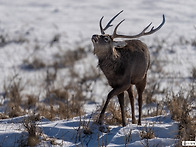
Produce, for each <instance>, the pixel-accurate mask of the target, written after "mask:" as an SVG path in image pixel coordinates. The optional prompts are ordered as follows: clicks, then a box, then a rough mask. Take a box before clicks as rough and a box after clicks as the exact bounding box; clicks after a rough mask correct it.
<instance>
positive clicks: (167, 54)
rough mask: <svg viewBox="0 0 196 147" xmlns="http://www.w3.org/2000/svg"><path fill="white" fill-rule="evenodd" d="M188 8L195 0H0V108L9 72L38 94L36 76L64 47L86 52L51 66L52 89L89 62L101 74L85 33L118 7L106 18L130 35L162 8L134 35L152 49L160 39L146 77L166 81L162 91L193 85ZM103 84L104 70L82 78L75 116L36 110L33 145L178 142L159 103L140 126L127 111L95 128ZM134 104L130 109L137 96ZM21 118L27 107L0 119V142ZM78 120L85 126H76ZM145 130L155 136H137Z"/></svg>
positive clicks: (10, 138) (195, 17) (13, 133)
mask: <svg viewBox="0 0 196 147" xmlns="http://www.w3.org/2000/svg"><path fill="white" fill-rule="evenodd" d="M195 8H196V1H195V0H189V1H187V0H180V1H179V0H161V1H154V0H137V1H136V0H135V1H128V0H124V1H118V0H107V1H106V0H99V1H93V0H83V1H80V0H72V1H68V0H58V1H52V0H42V1H36V0H28V1H27V0H14V1H13V0H6V1H5V0H0V12H1V13H0V83H1V84H0V112H1V113H4V112H6V111H7V108H6V107H7V104H8V103H9V102H8V101H9V97H7V96H5V93H6V92H5V89H6V88H5V87H6V86H7V87H9V85H11V83H12V82H13V81H12V79H15V78H18V79H19V81H20V80H21V84H22V85H23V87H22V92H21V95H30V94H33V95H35V96H37V97H39V100H40V101H44V99H45V97H46V93H47V90H46V88H45V87H46V85H43V81H44V80H45V79H46V76H47V72H48V71H52V72H53V69H51V68H50V67H52V65H53V64H54V61H58V57H59V56H60V57H61V55H62V54H64V53H65V52H66V51H68V50H71V51H73V50H74V49H77V48H79V47H81V48H85V49H86V50H88V51H87V55H86V56H85V58H82V60H78V61H76V62H75V63H74V65H71V64H68V63H67V64H66V65H65V66H62V67H60V68H59V69H58V73H57V78H56V80H55V82H54V83H53V84H54V87H55V88H59V87H61V86H64V85H67V84H68V83H69V82H70V81H73V82H74V80H76V79H72V77H74V76H73V73H77V74H78V75H79V77H80V76H81V77H85V76H84V75H88V74H89V75H91V74H92V73H94V69H96V73H97V74H102V73H101V71H100V70H99V69H98V68H97V58H96V57H95V56H94V55H93V50H92V43H91V37H92V35H93V34H100V30H99V20H100V18H101V17H102V16H105V17H104V20H103V23H104V24H105V23H107V21H108V20H109V19H110V18H111V17H112V16H114V15H115V14H116V13H118V12H119V11H121V10H124V12H123V13H122V14H120V16H119V17H118V18H117V19H116V20H115V21H114V22H113V24H114V26H115V25H116V24H117V23H118V22H120V21H121V20H122V19H125V22H123V24H122V25H121V26H120V27H119V29H118V31H119V33H121V34H137V33H139V32H140V31H142V30H143V29H144V27H146V26H147V25H148V24H149V23H150V22H152V25H153V26H155V27H156V26H158V25H159V24H160V23H161V21H162V15H163V14H164V15H165V18H166V23H165V25H164V26H163V27H162V28H161V29H160V30H159V31H158V32H156V33H155V34H153V35H150V36H145V37H141V38H140V39H141V40H142V41H144V42H145V43H146V44H147V46H149V47H150V48H149V50H150V53H151V54H152V56H153V54H156V49H154V48H153V47H154V46H156V47H157V46H158V45H159V43H160V44H161V47H160V48H162V49H160V51H157V52H158V53H159V57H158V58H159V60H161V61H163V63H162V65H164V66H163V67H162V70H161V71H160V73H156V74H153V73H152V72H149V79H154V80H155V81H156V82H157V83H159V84H160V89H166V88H167V90H168V91H170V92H171V91H173V92H178V91H179V90H181V89H186V88H187V87H188V85H189V84H193V85H194V84H196V83H195V80H192V75H191V72H192V69H193V68H194V67H195V68H196V64H195V63H196V11H195ZM112 31H113V28H112V29H109V30H108V31H107V33H109V34H111V33H112ZM194 41H195V42H194ZM194 43H195V44H194ZM155 57H156V56H155ZM34 59H39V60H41V61H42V64H43V66H44V67H43V68H38V69H34V68H32V67H31V66H29V64H28V63H29V62H33V60H34ZM153 59H154V58H152V60H153ZM65 61H66V60H65ZM153 61H156V60H153ZM39 66H41V67H42V65H40V64H39ZM58 66H60V65H58ZM69 66H73V69H74V72H73V73H72V74H70V73H69V71H68V68H69ZM162 71H164V73H165V74H166V75H163V74H162V73H161V72H162ZM159 75H161V78H160V76H159ZM76 82H77V80H76ZM105 83H107V81H106V79H105V78H104V76H101V78H98V79H97V80H92V81H90V90H91V91H90V92H89V91H87V92H84V94H83V95H85V97H86V99H87V101H86V102H85V104H84V110H85V113H84V114H83V115H82V116H76V117H74V118H70V119H59V118H57V119H55V120H53V121H50V120H48V119H46V118H44V117H41V119H40V120H39V121H38V122H36V127H37V128H39V129H40V132H42V133H41V134H42V135H41V136H42V137H41V138H42V141H41V142H40V143H39V144H38V145H37V146H52V145H54V146H89V147H91V146H105V145H106V146H111V147H112V146H125V145H127V146H130V147H132V146H134V147H140V146H175V143H176V142H177V141H178V140H177V135H178V122H176V121H174V120H172V119H171V115H170V114H169V111H168V110H167V109H166V108H164V109H165V114H164V115H157V116H154V117H145V118H143V119H142V125H141V126H138V125H135V124H132V123H131V118H128V125H127V126H126V127H121V125H108V127H109V131H108V132H105V133H103V132H100V131H99V129H98V126H97V125H96V124H95V123H94V122H93V120H92V116H91V115H92V113H94V112H95V111H96V109H97V107H98V106H100V105H101V103H102V101H103V100H105V98H106V96H107V94H108V92H109V91H110V89H111V88H110V87H109V86H108V85H107V84H105ZM148 83H150V81H148ZM185 93H186V91H185ZM165 95H166V94H159V95H157V96H156V97H155V98H157V100H159V101H161V100H162V98H163V97H166V96H165ZM88 100H89V101H88ZM193 100H195V97H194V99H193ZM194 104H195V102H194V101H193V105H194ZM135 105H136V106H135V109H136V116H137V115H138V111H137V108H138V106H137V102H136V103H135ZM152 107H153V106H152ZM155 107H156V106H155ZM10 109H11V108H10ZM148 109H149V108H147V106H146V107H145V106H144V107H143V113H144V114H147V110H148ZM150 110H151V109H150ZM31 111H32V109H31V110H29V113H30V112H31ZM195 112H196V111H195V110H194V111H193V113H192V115H193V116H195V115H196V114H195ZM0 116H1V115H0ZM26 118H28V115H27V113H24V115H22V116H18V117H13V118H6V119H0V146H10V147H11V146H19V145H21V144H24V142H23V140H25V138H27V136H28V135H27V131H26V129H25V128H24V120H26ZM86 123H87V124H86ZM86 125H88V129H90V131H89V132H86V133H84V130H85V129H84V128H85V126H86ZM149 129H150V130H152V131H153V132H154V136H155V137H153V138H152V139H141V132H142V131H143V130H146V131H147V130H149ZM43 138H46V139H43ZM47 138H50V140H47ZM51 139H54V140H55V141H54V142H55V143H52V141H51Z"/></svg>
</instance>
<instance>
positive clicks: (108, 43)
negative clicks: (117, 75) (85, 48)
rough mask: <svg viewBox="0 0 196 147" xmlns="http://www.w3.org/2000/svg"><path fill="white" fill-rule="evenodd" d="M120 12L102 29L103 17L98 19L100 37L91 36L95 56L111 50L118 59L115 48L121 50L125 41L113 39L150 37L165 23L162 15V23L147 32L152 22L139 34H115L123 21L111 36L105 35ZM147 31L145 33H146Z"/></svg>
mask: <svg viewBox="0 0 196 147" xmlns="http://www.w3.org/2000/svg"><path fill="white" fill-rule="evenodd" d="M122 12H123V10H122V11H120V12H119V13H118V14H116V15H115V16H114V17H113V18H112V19H111V20H110V21H109V22H108V23H107V25H106V26H105V27H104V28H103V27H102V20H103V18H104V16H103V17H102V18H101V19H100V21H99V26H100V31H101V35H93V36H92V42H93V45H94V53H95V54H96V55H97V56H103V54H107V52H108V51H110V50H111V49H112V52H113V55H114V56H115V57H118V54H117V52H116V50H115V48H116V47H117V48H123V47H124V46H126V44H127V43H126V42H125V41H114V39H115V38H128V39H132V38H139V37H141V36H145V35H150V34H153V33H155V32H156V31H158V30H159V29H160V28H161V27H162V26H163V25H164V23H165V16H164V15H163V21H162V23H161V24H160V25H159V26H158V27H156V28H154V26H153V27H152V28H151V29H150V30H149V31H147V29H148V28H149V27H150V26H151V24H152V22H151V23H150V24H149V25H147V26H146V27H145V28H144V29H143V30H142V31H141V32H140V33H139V34H136V35H131V36H130V35H120V34H117V29H118V27H119V26H120V24H121V23H122V22H123V21H125V19H123V20H122V21H121V22H120V23H119V24H118V25H117V26H116V27H115V29H114V32H113V34H112V35H109V34H106V33H105V31H106V30H107V29H108V28H109V27H112V26H113V25H112V24H111V23H112V22H113V20H114V19H115V18H116V17H117V16H118V15H119V14H120V13H122ZM146 31H147V32H146Z"/></svg>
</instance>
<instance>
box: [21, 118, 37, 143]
mask: <svg viewBox="0 0 196 147" xmlns="http://www.w3.org/2000/svg"><path fill="white" fill-rule="evenodd" d="M38 120H39V116H36V115H31V116H29V117H28V118H26V119H25V120H24V122H23V126H24V128H25V130H26V131H27V133H28V138H27V146H36V145H37V144H39V143H40V141H41V138H40V136H41V130H40V129H39V128H38V126H37V123H36V122H37V121H38Z"/></svg>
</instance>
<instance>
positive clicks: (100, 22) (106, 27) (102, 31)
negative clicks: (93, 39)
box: [99, 10, 123, 34]
mask: <svg viewBox="0 0 196 147" xmlns="http://www.w3.org/2000/svg"><path fill="white" fill-rule="evenodd" d="M122 12H123V10H121V11H120V12H119V13H118V14H116V15H115V16H114V17H113V18H112V19H111V20H110V21H109V22H108V24H107V25H106V26H105V28H104V29H103V27H102V20H103V18H104V16H103V17H102V18H101V19H100V21H99V26H100V30H101V34H105V32H104V31H105V30H107V29H108V28H109V27H111V26H113V25H111V23H112V21H113V20H114V19H115V18H116V17H117V16H118V15H119V14H120V13H122Z"/></svg>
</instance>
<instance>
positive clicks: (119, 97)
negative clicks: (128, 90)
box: [118, 92, 126, 127]
mask: <svg viewBox="0 0 196 147" xmlns="http://www.w3.org/2000/svg"><path fill="white" fill-rule="evenodd" d="M118 101H119V104H120V109H121V116H122V126H123V127H124V126H126V121H125V113H124V107H125V106H124V92H122V93H120V94H118Z"/></svg>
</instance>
